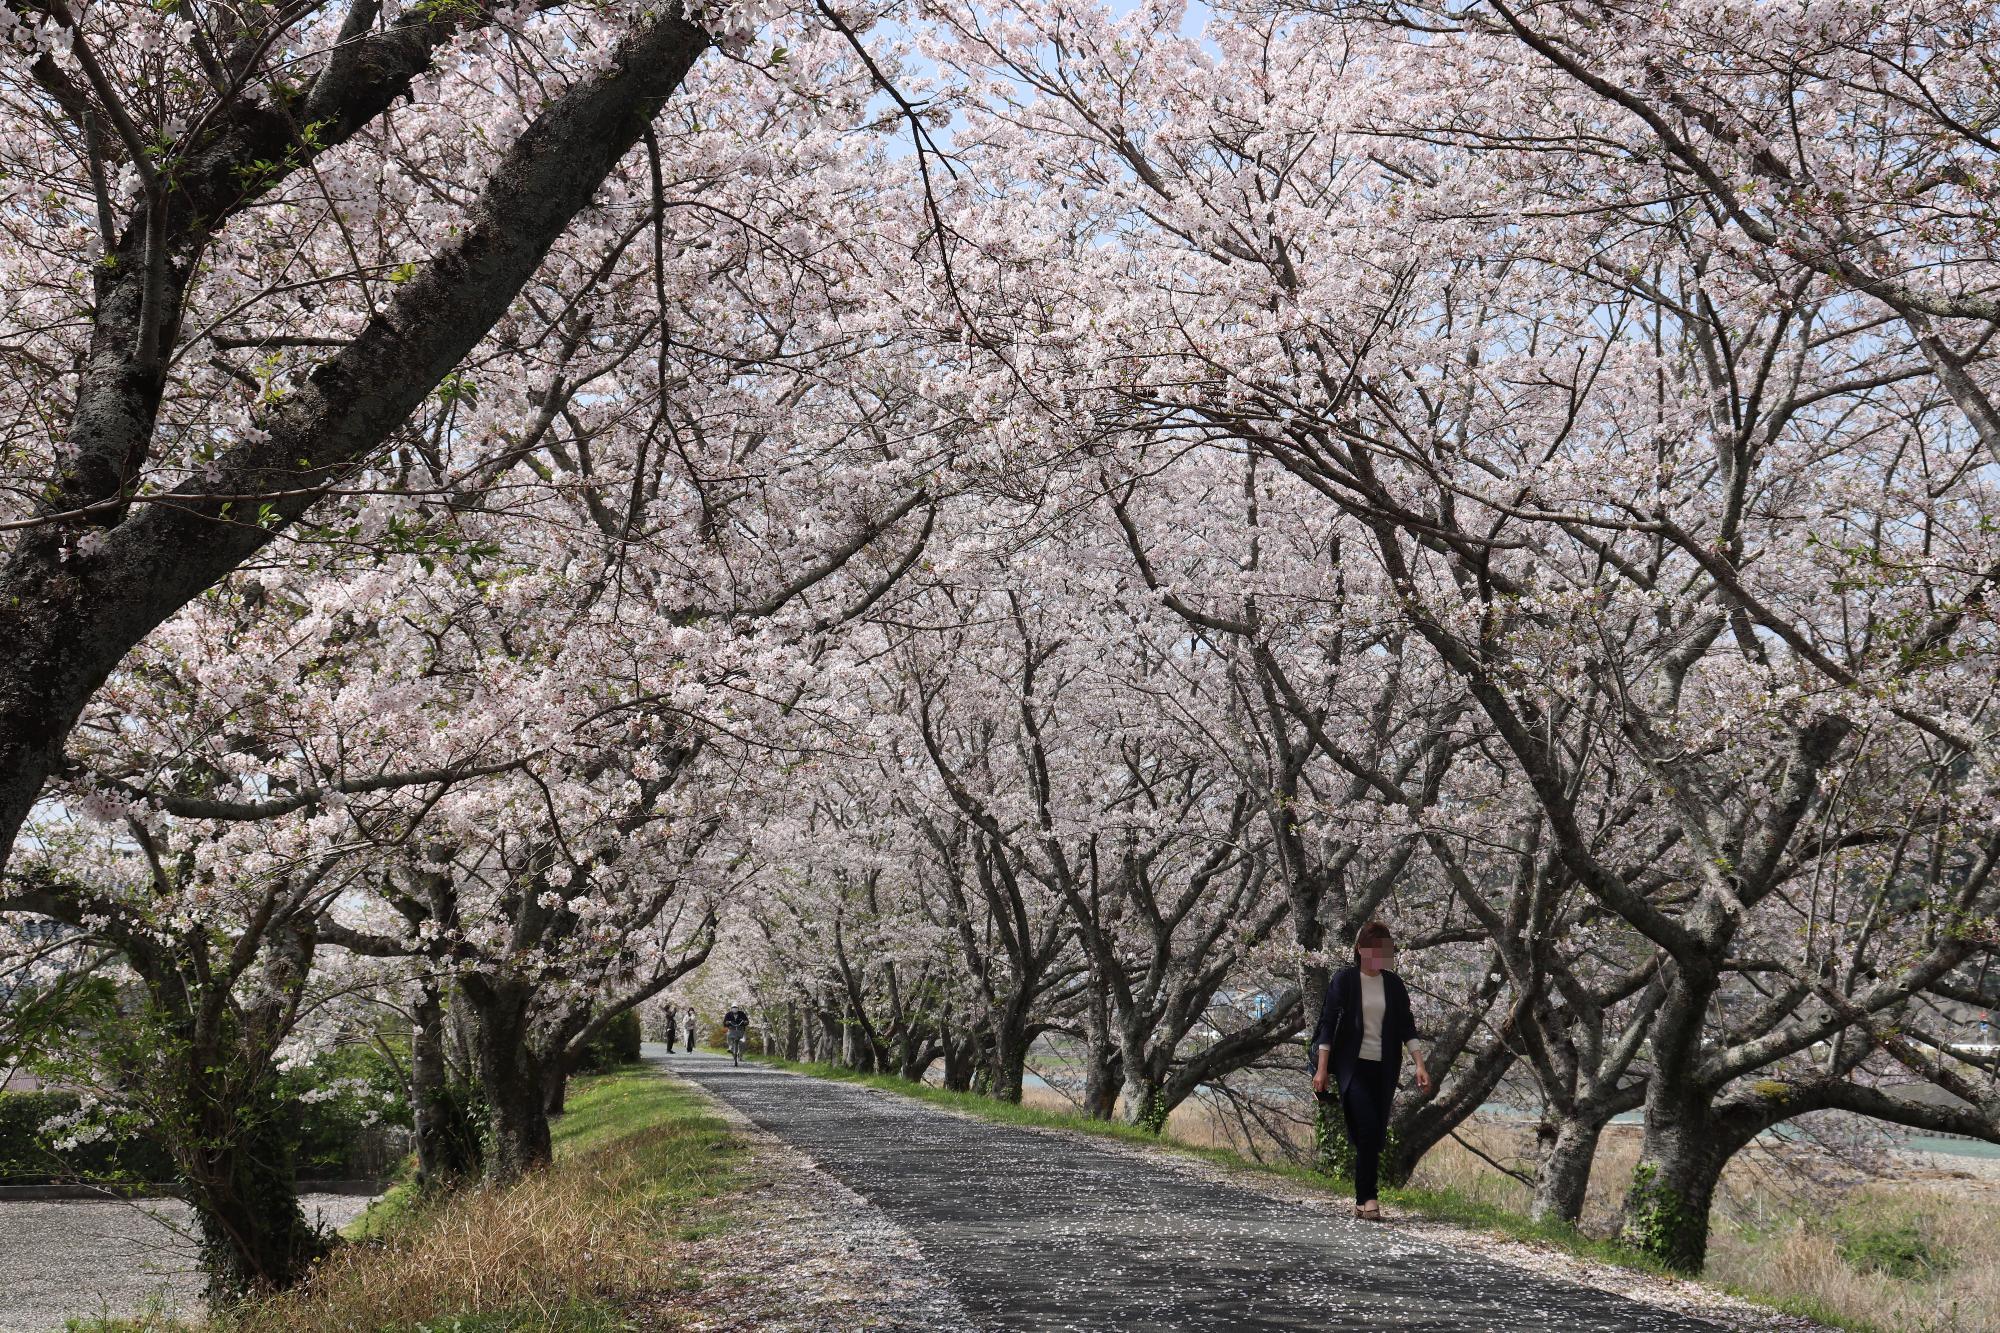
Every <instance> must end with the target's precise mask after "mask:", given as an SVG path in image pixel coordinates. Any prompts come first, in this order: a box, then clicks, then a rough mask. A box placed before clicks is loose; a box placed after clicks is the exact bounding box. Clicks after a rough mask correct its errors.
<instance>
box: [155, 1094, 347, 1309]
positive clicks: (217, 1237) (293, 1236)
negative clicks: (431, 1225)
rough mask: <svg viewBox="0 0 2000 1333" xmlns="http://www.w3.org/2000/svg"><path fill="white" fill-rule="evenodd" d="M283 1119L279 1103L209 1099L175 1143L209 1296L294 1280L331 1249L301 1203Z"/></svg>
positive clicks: (276, 1287) (275, 1287)
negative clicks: (227, 1103) (233, 1103)
mask: <svg viewBox="0 0 2000 1333" xmlns="http://www.w3.org/2000/svg"><path fill="white" fill-rule="evenodd" d="M260 1100H264V1099H260ZM282 1125H283V1120H282V1118H281V1115H280V1111H279V1108H278V1107H277V1106H276V1105H275V1104H266V1105H262V1106H259V1107H256V1108H255V1109H252V1108H249V1107H243V1106H229V1107H219V1106H215V1105H213V1104H210V1105H208V1106H207V1107H206V1108H205V1109H202V1110H198V1112H197V1114H196V1115H195V1116H194V1118H193V1120H192V1123H191V1125H190V1128H191V1129H192V1131H193V1132H192V1133H191V1134H189V1135H188V1136H187V1138H186V1139H185V1140H184V1141H182V1142H181V1143H179V1144H178V1145H177V1148H176V1155H177V1156H178V1157H179V1158H180V1167H181V1174H182V1178H183V1181H184V1183H185V1184H186V1185H187V1190H188V1202H189V1203H191V1204H192V1205H193V1206H194V1211H195V1215H196V1217H198V1218H199V1219H200V1222H201V1250H202V1267H203V1269H204V1270H205V1271H206V1272H207V1274H208V1296H209V1299H210V1300H211V1301H215V1302H218V1303H221V1302H225V1301H229V1300H234V1299H237V1298H240V1297H243V1296H248V1295H252V1294H256V1293H262V1292H272V1291H282V1290H284V1289H285V1288H287V1287H291V1286H295V1285H296V1284H298V1283H299V1282H301V1281H303V1280H304V1279H305V1278H306V1276H307V1275H308V1274H309V1273H310V1272H311V1271H312V1267H313V1264H314V1263H316V1262H317V1261H318V1260H319V1259H320V1258H321V1257H322V1256H324V1255H325V1254H326V1252H327V1248H328V1246H327V1239H326V1237H325V1236H324V1235H322V1234H321V1233H320V1232H319V1231H317V1230H316V1229H314V1228H313V1227H312V1226H311V1225H310V1224H309V1223H308V1222H307V1221H306V1215H305V1210H304V1209H303V1208H301V1207H300V1206H299V1196H298V1190H297V1188H296V1186H295V1184H294V1182H293V1179H292V1166H291V1157H290V1153H289V1151H288V1147H289V1145H288V1144H287V1143H286V1141H285V1137H286V1136H285V1134H284V1132H283V1129H282Z"/></svg>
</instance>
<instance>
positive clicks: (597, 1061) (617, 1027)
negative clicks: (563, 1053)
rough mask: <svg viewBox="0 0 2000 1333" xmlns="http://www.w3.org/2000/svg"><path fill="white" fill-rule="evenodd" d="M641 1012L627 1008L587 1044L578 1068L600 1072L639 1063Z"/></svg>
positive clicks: (579, 1069)
mask: <svg viewBox="0 0 2000 1333" xmlns="http://www.w3.org/2000/svg"><path fill="white" fill-rule="evenodd" d="M639 1039H640V1031H639V1012H638V1010H636V1009H627V1010H626V1011H625V1012H624V1013H622V1014H620V1015H618V1017H616V1018H614V1019H612V1020H611V1023H610V1025H609V1026H607V1027H606V1028H605V1029H604V1031H602V1032H600V1033H598V1034H597V1038H596V1040H594V1041H592V1042H591V1043H590V1044H589V1045H587V1046H585V1047H584V1048H583V1054H582V1056H581V1057H580V1058H579V1059H578V1061H577V1072H579V1073H587V1074H596V1073H604V1072H607V1071H609V1070H613V1069H616V1068H618V1067H619V1066H620V1065H629V1064H634V1063H637V1061H638V1059H639Z"/></svg>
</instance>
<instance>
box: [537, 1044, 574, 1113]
mask: <svg viewBox="0 0 2000 1333" xmlns="http://www.w3.org/2000/svg"><path fill="white" fill-rule="evenodd" d="M568 1102H569V1072H568V1071H567V1070H565V1069H564V1068H563V1062H562V1057H561V1056H556V1057H554V1058H553V1059H549V1060H544V1061H543V1062H542V1114H544V1115H546V1116H550V1117H552V1118H553V1117H555V1116H559V1115H561V1114H562V1113H563V1112H564V1110H566V1109H567V1107H568Z"/></svg>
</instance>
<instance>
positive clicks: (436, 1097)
mask: <svg viewBox="0 0 2000 1333" xmlns="http://www.w3.org/2000/svg"><path fill="white" fill-rule="evenodd" d="M444 1024H445V1013H444V1003H443V1000H442V999H441V997H440V996H439V994H438V989H437V986H436V984H435V983H433V982H425V983H424V986H423V990H422V992H421V994H420V996H419V998H418V1000H417V1011H416V1023H415V1027H414V1030H413V1031H412V1033H411V1039H410V1114H411V1118H412V1120H413V1121H414V1122H415V1129H416V1140H417V1183H418V1185H419V1186H421V1187H423V1188H426V1189H430V1188H434V1187H438V1186H448V1185H450V1184H452V1183H453V1182H456V1181H459V1180H464V1179H468V1178H470V1177H472V1176H476V1175H478V1174H479V1169H480V1148H479V1127H478V1126H477V1125H475V1124H474V1123H473V1120H472V1116H471V1114H470V1113H469V1112H468V1109H467V1107H466V1105H465V1098H464V1095H463V1090H462V1089H459V1088H456V1087H454V1086H453V1082H452V1078H451V1073H450V1069H449V1067H448V1066H447V1064H446V1062H445V1051H444Z"/></svg>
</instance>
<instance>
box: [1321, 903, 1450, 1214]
mask: <svg viewBox="0 0 2000 1333" xmlns="http://www.w3.org/2000/svg"><path fill="white" fill-rule="evenodd" d="M1354 956H1355V966H1352V967H1343V968H1341V969H1340V971H1338V972H1336V973H1334V974H1333V979H1332V980H1331V981H1329V982H1327V984H1326V996H1325V998H1324V999H1322V1000H1321V1001H1320V1009H1319V1027H1318V1028H1317V1029H1316V1030H1315V1031H1314V1033H1313V1093H1314V1095H1316V1096H1319V1097H1326V1096H1328V1094H1329V1089H1330V1088H1331V1089H1335V1090H1337V1092H1338V1095H1339V1097H1340V1110H1341V1115H1342V1117H1343V1118H1344V1119H1345V1120H1346V1121H1347V1137H1348V1141H1349V1142H1351V1143H1352V1144H1353V1145H1354V1215H1355V1216H1356V1217H1365V1218H1369V1219H1371V1220H1376V1221H1379V1220H1380V1219H1381V1216H1382V1205H1381V1203H1380V1202H1379V1201H1378V1200H1377V1199H1376V1197H1375V1195H1376V1178H1377V1176H1378V1175H1380V1173H1381V1169H1382V1142H1383V1139H1384V1138H1385V1137H1386V1136H1387V1134H1388V1130H1389V1104H1390V1103H1391V1102H1392V1101H1393V1100H1394V1099H1395V1096H1396V1079H1397V1076H1398V1075H1399V1074H1400V1073H1401V1072H1402V1063H1403V1048H1404V1047H1405V1046H1408V1047H1409V1048H1410V1057H1411V1059H1412V1060H1413V1061H1414V1063H1415V1064H1416V1072H1417V1089H1418V1090H1419V1091H1420V1092H1424V1093H1429V1092H1430V1090H1431V1076H1430V1072H1429V1071H1428V1070H1426V1069H1425V1068H1424V1061H1423V1052H1422V1051H1421V1050H1420V1049H1419V1048H1418V1047H1417V1044H1416V1043H1417V1024H1416V1019H1415V1018H1414V1017H1413V1016H1412V1015H1411V1013H1410V992H1409V991H1408V990H1407V989H1406V988H1405V987H1404V985H1403V979H1402V978H1401V977H1399V976H1397V975H1396V974H1395V973H1394V972H1391V971H1389V970H1388V969H1389V964H1390V963H1392V962H1394V961H1395V959H1396V942H1395V938H1394V936H1392V935H1391V934H1390V931H1389V928H1388V927H1387V926H1385V925H1383V924H1382V923H1381V922H1380V921H1370V922H1369V923H1368V924H1367V925H1365V926H1363V927H1362V928H1361V929H1360V931H1359V932H1358V933H1357V934H1356V935H1355V937H1354Z"/></svg>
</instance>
